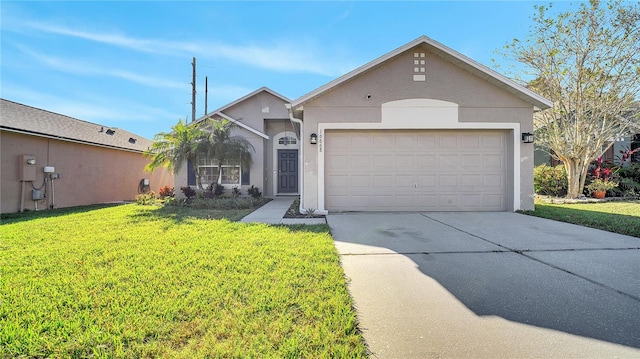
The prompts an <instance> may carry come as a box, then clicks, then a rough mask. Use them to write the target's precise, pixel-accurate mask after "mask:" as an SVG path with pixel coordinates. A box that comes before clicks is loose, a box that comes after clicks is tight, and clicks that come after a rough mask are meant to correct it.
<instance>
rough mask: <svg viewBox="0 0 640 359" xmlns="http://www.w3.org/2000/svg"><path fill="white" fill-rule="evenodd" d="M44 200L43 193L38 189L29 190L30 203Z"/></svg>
mask: <svg viewBox="0 0 640 359" xmlns="http://www.w3.org/2000/svg"><path fill="white" fill-rule="evenodd" d="M43 199H44V192H42V190H39V189H34V190H31V200H32V201H40V200H43Z"/></svg>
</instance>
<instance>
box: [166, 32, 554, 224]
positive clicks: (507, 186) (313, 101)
mask: <svg viewBox="0 0 640 359" xmlns="http://www.w3.org/2000/svg"><path fill="white" fill-rule="evenodd" d="M551 106H552V103H551V102H550V101H549V100H547V99H545V98H543V97H541V96H540V95H538V94H536V93H534V92H532V91H530V90H528V89H526V88H524V87H522V86H520V85H518V84H517V83H515V82H513V81H511V80H509V79H508V78H506V77H504V76H502V75H500V74H498V73H496V72H495V71H493V70H491V69H489V68H487V67H485V66H483V65H481V64H479V63H477V62H475V61H473V60H471V59H469V58H468V57H466V56H464V55H462V54H460V53H458V52H456V51H454V50H452V49H450V48H448V47H446V46H444V45H442V44H440V43H438V42H436V41H434V40H432V39H430V38H428V37H425V36H422V37H420V38H418V39H416V40H414V41H412V42H410V43H408V44H406V45H404V46H402V47H400V48H398V49H396V50H393V51H391V52H390V53H388V54H386V55H384V56H382V57H380V58H378V59H375V60H373V61H372V62H370V63H368V64H365V65H363V66H361V67H359V68H357V69H355V70H354V71H352V72H350V73H347V74H346V75H344V76H342V77H340V78H338V79H336V80H334V81H332V82H330V83H328V84H326V85H324V86H322V87H320V88H318V89H316V90H314V91H312V92H310V93H308V94H306V95H304V96H302V97H300V98H298V99H296V100H293V101H291V100H289V99H287V98H286V97H284V96H282V95H279V94H278V93H276V92H274V91H272V90H270V89H267V88H261V89H259V90H257V91H255V92H253V93H251V94H249V95H247V96H245V97H243V98H241V99H239V100H237V101H234V102H232V103H231V104H229V105H226V106H223V107H222V108H220V109H218V110H215V111H213V112H211V113H209V114H207V115H206V116H205V117H214V118H226V119H228V120H230V121H232V122H234V123H236V124H237V125H238V127H237V128H236V130H235V131H236V134H239V135H242V136H244V137H246V138H247V139H249V140H250V141H251V142H252V143H253V145H254V147H255V149H256V153H255V155H254V164H253V166H252V167H251V168H250V169H244V168H240V166H237V165H234V164H228V170H225V169H224V168H225V167H223V178H222V182H223V184H224V185H225V186H226V187H234V186H237V187H241V188H242V189H243V190H246V188H248V187H249V186H250V185H254V186H258V187H260V188H261V189H263V190H264V193H265V195H267V196H277V195H292V194H297V195H300V197H301V201H300V202H301V204H300V210H301V211H303V212H304V211H306V210H310V209H313V210H315V211H316V213H327V212H331V211H515V210H519V209H525V210H526V209H533V164H534V159H533V153H534V149H533V143H531V142H529V141H528V140H527V136H525V134H527V133H531V132H533V113H534V112H535V111H539V110H543V109H547V108H549V107H551ZM201 120H202V119H201ZM199 165H200V166H205V167H213V166H214V164H212V163H207V161H204V160H203V161H202V163H199ZM206 173H211V174H215V173H217V172H216V168H212V169H211V170H210V171H209V172H206ZM207 176H208V177H207ZM205 177H207V178H203V182H204V183H210V182H211V181H213V180H215V175H213V176H209V175H208V174H207V175H205ZM209 177H211V178H209ZM195 182H196V181H195V178H194V176H193V174H190V173H189V171H188V170H187V168H183V169H182V170H181V171H179V172H178V173H177V174H176V179H175V183H176V187H179V186H182V185H185V184H189V185H195Z"/></svg>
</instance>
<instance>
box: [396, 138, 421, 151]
mask: <svg viewBox="0 0 640 359" xmlns="http://www.w3.org/2000/svg"><path fill="white" fill-rule="evenodd" d="M395 141H396V143H395V148H394V149H396V150H402V149H410V150H414V149H415V148H416V136H415V135H396V136H395Z"/></svg>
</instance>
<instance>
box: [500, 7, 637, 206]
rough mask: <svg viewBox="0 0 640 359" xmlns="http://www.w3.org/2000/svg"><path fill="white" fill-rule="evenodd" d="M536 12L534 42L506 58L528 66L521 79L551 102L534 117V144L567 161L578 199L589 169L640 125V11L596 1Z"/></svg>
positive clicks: (517, 44)
mask: <svg viewBox="0 0 640 359" xmlns="http://www.w3.org/2000/svg"><path fill="white" fill-rule="evenodd" d="M535 8H536V10H537V14H536V15H535V16H534V18H533V22H534V24H533V27H532V28H531V32H530V34H529V37H528V38H527V39H526V40H525V41H519V40H518V39H514V40H513V42H512V43H510V44H509V45H507V46H506V53H507V56H508V57H510V58H511V59H515V60H518V61H519V62H522V63H524V64H525V65H526V66H527V68H528V71H527V73H526V74H525V76H520V78H519V80H520V81H521V82H523V83H526V84H527V86H528V87H529V88H531V89H532V90H534V91H536V92H538V93H539V94H541V95H543V96H544V97H546V98H548V99H550V100H552V101H553V102H554V107H553V108H551V109H549V110H545V111H541V112H538V113H536V115H535V117H534V125H535V128H536V131H535V134H536V143H537V144H538V145H541V146H543V147H546V148H548V149H551V150H553V151H552V155H553V156H554V157H556V158H557V159H559V160H560V161H562V163H563V164H564V167H565V169H566V172H567V180H568V189H567V197H569V198H577V197H579V196H580V195H581V194H582V191H583V189H584V183H585V179H586V176H587V170H588V168H589V164H590V163H591V162H593V161H594V160H595V159H596V158H598V157H599V156H600V155H601V154H602V152H603V151H604V150H606V149H607V148H609V147H610V146H611V145H612V144H613V142H615V140H616V139H617V138H619V137H621V136H623V135H624V134H625V133H626V131H627V130H628V129H629V128H632V127H636V128H637V127H638V122H639V114H640V112H638V109H637V101H638V96H639V95H640V5H639V4H638V3H633V2H622V1H613V2H610V3H607V4H606V5H603V4H601V3H600V2H599V1H598V0H591V1H590V2H589V3H580V5H579V8H578V9H577V10H576V11H572V12H571V11H570V12H564V13H560V14H557V15H555V16H552V15H551V14H550V12H551V9H552V5H549V6H548V7H547V6H542V5H540V6H535ZM525 77H528V78H525ZM532 79H533V80H532Z"/></svg>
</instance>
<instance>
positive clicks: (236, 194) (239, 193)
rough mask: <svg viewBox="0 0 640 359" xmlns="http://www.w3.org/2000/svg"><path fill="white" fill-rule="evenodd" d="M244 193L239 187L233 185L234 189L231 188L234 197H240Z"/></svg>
mask: <svg viewBox="0 0 640 359" xmlns="http://www.w3.org/2000/svg"><path fill="white" fill-rule="evenodd" d="M241 195H242V191H240V188H238V187H233V189H232V190H231V196H232V197H233V198H238V197H240V196H241Z"/></svg>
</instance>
